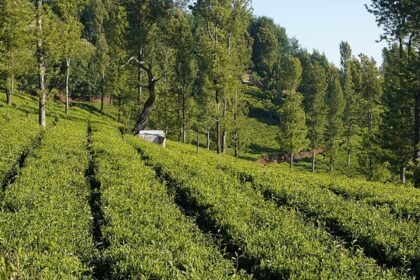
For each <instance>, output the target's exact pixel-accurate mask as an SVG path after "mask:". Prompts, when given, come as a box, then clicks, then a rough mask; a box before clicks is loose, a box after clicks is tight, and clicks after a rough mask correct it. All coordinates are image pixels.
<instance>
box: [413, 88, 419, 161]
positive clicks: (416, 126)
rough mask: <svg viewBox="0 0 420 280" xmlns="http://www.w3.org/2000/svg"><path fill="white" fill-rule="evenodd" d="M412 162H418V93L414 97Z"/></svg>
mask: <svg viewBox="0 0 420 280" xmlns="http://www.w3.org/2000/svg"><path fill="white" fill-rule="evenodd" d="M413 160H414V162H415V163H418V161H419V160H420V93H417V94H416V96H415V110H414V156H413Z"/></svg>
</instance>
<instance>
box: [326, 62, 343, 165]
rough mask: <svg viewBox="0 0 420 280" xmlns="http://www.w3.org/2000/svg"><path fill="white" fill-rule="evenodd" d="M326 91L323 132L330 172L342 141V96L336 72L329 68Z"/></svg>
mask: <svg viewBox="0 0 420 280" xmlns="http://www.w3.org/2000/svg"><path fill="white" fill-rule="evenodd" d="M328 81H329V83H328V90H327V99H326V100H327V104H328V110H327V112H328V113H327V129H326V132H325V136H326V146H327V150H328V154H329V161H330V162H329V167H330V170H331V171H332V170H333V168H334V163H335V161H336V155H337V150H338V147H339V144H340V142H341V140H342V133H343V112H344V106H345V101H344V96H343V90H342V88H341V84H340V81H339V77H338V70H337V69H336V68H335V67H334V66H331V69H330V73H329V77H328Z"/></svg>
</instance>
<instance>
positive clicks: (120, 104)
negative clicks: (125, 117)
mask: <svg viewBox="0 0 420 280" xmlns="http://www.w3.org/2000/svg"><path fill="white" fill-rule="evenodd" d="M117 99H118V122H121V111H122V100H121V96H120V95H118V98H117Z"/></svg>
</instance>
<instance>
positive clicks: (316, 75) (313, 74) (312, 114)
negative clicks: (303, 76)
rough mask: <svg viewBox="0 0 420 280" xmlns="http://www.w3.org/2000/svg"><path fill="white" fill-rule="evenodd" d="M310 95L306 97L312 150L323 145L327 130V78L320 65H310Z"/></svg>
mask: <svg viewBox="0 0 420 280" xmlns="http://www.w3.org/2000/svg"><path fill="white" fill-rule="evenodd" d="M307 71H308V81H307V82H308V84H309V89H308V93H307V94H306V95H305V96H304V104H306V106H305V109H306V110H305V112H306V114H307V118H306V120H307V125H308V129H309V132H308V138H309V139H310V145H311V148H312V149H316V148H317V147H319V146H321V145H323V144H324V143H323V141H324V133H325V128H326V118H327V114H326V111H327V110H326V104H325V99H326V94H327V76H326V74H325V71H324V70H323V68H322V67H321V65H320V64H319V63H316V62H315V63H314V64H310V65H309V67H308V69H307Z"/></svg>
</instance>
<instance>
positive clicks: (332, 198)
mask: <svg viewBox="0 0 420 280" xmlns="http://www.w3.org/2000/svg"><path fill="white" fill-rule="evenodd" d="M173 149H183V148H182V146H180V145H179V144H173ZM185 150H190V153H189V154H191V155H192V154H193V153H192V151H191V147H186V148H185ZM202 158H203V159H205V161H206V162H208V163H209V164H212V165H213V166H217V167H218V168H220V169H223V170H225V171H227V172H228V173H229V174H230V173H231V174H234V175H236V176H237V177H238V178H240V179H241V180H242V181H244V182H252V185H253V187H254V188H256V190H257V191H258V192H261V193H263V194H264V195H265V196H266V197H270V198H274V199H275V200H276V201H277V202H279V203H282V204H285V205H287V206H289V207H293V208H296V209H298V210H299V211H301V212H303V213H305V214H306V215H309V216H311V217H314V218H315V219H317V220H319V221H321V222H324V223H326V224H327V226H328V227H329V228H330V229H331V230H333V231H334V232H335V233H338V234H339V235H340V236H341V237H343V238H345V239H346V240H349V241H351V242H352V243H355V244H357V245H359V246H362V247H363V249H364V251H365V252H366V253H367V254H368V255H370V256H373V257H375V259H377V260H379V261H380V262H383V263H386V264H388V265H391V266H398V267H401V269H403V270H406V271H411V273H413V274H414V275H419V274H420V250H419V248H420V225H419V223H418V222H417V221H416V220H415V219H414V220H413V219H408V220H405V219H398V218H397V217H396V216H395V215H394V214H393V210H392V209H391V208H390V207H388V205H386V204H384V205H382V206H379V205H377V206H373V205H371V204H369V203H368V202H367V201H364V200H352V199H346V198H344V197H342V196H339V195H336V194H335V193H334V192H332V191H330V190H329V189H328V188H326V187H323V181H322V180H317V179H316V178H315V177H313V176H308V178H306V179H303V178H304V177H305V176H307V175H308V174H306V173H300V172H297V173H295V172H289V171H285V170H282V169H281V168H274V167H261V166H258V165H256V164H254V163H251V162H247V161H243V160H237V159H234V158H232V157H220V156H214V155H213V156H212V155H207V156H205V157H202ZM346 183H348V182H339V181H338V180H337V181H336V185H341V186H344V185H345V184H346ZM343 188H344V187H343ZM347 188H349V189H350V188H351V184H350V185H347ZM378 192H379V191H378ZM412 201H413V204H412V205H415V198H413V200H412ZM401 203H404V201H402V202H401ZM395 205H396V204H395ZM402 207H403V206H401V208H402ZM407 207H409V206H407ZM407 209H408V208H406V210H407ZM410 209H411V208H410Z"/></svg>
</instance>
